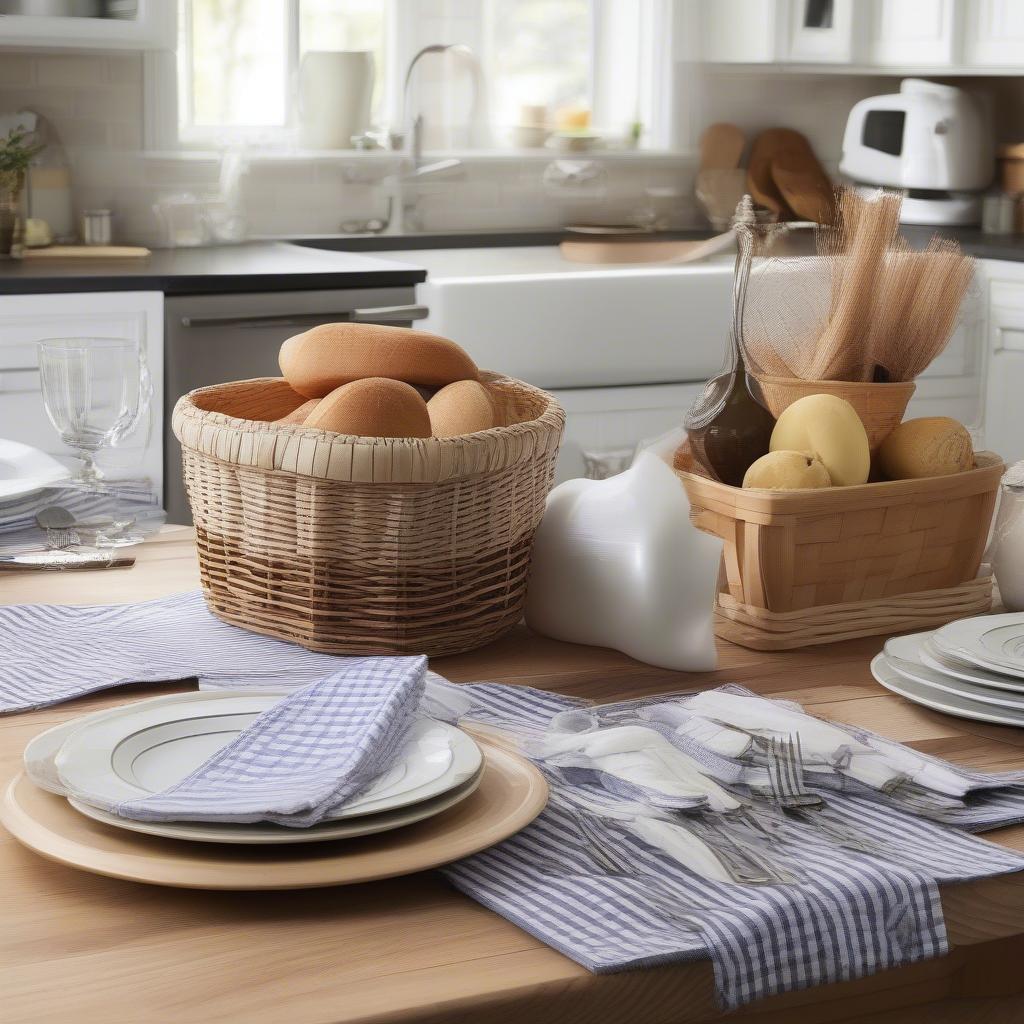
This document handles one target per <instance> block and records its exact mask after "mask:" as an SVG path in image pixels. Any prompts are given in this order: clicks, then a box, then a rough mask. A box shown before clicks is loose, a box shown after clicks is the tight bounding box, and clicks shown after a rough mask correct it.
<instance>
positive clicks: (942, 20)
mask: <svg viewBox="0 0 1024 1024" xmlns="http://www.w3.org/2000/svg"><path fill="white" fill-rule="evenodd" d="M873 6H874V10H873V11H872V19H871V30H870V40H869V45H868V60H869V63H871V64H876V65H893V66H896V67H906V66H908V65H909V66H913V65H924V66H930V67H936V66H938V67H943V66H947V65H951V64H954V63H955V62H956V60H957V59H958V57H959V54H958V52H957V50H958V47H957V41H958V36H959V32H958V29H959V22H960V17H959V16H960V14H961V10H960V7H961V5H958V4H957V3H956V2H955V0H911V2H909V3H908V2H907V0H874V5H873Z"/></svg>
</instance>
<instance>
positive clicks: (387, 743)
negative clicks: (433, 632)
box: [62, 656, 427, 828]
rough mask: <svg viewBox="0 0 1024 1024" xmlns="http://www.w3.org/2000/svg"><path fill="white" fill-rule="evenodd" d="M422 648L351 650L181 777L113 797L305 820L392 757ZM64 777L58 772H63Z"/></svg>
mask: <svg viewBox="0 0 1024 1024" xmlns="http://www.w3.org/2000/svg"><path fill="white" fill-rule="evenodd" d="M426 671H427V659H426V658H425V657H422V656H420V657H409V658H404V657H403V658H359V659H353V660H351V661H350V662H349V663H348V664H346V665H345V666H344V667H343V668H342V669H340V670H339V671H336V672H334V673H332V674H331V675H329V676H327V677H326V678H324V679H321V680H320V681H319V682H316V683H312V684H310V685H309V686H305V687H303V688H302V689H300V690H296V691H295V692H294V693H291V694H289V695H288V696H287V697H284V698H282V699H281V700H280V701H278V703H276V704H275V705H274V706H273V707H271V708H270V709H269V710H267V711H265V712H264V713H263V714H261V715H259V716H258V717H257V718H256V720H255V721H254V722H253V723H252V724H251V725H250V726H248V727H247V728H246V729H244V730H243V731H242V732H241V733H239V735H238V736H237V737H235V739H233V740H232V741H231V742H230V743H228V744H227V745H226V746H224V747H222V748H221V749H220V750H218V751H217V752H216V753H215V754H213V755H212V756H211V757H210V758H208V759H207V760H206V761H204V762H203V764H201V765H200V766H199V767H198V768H196V769H195V770H194V771H193V772H191V773H190V774H189V775H187V776H186V777H185V778H183V779H182V780H181V781H180V782H177V783H175V784H174V785H173V786H170V787H168V788H167V789H165V790H163V791H162V792H159V793H153V794H152V795H149V796H145V797H141V798H139V799H137V800H130V801H124V802H122V803H119V804H115V805H114V806H111V805H110V804H109V803H108V802H107V801H104V800H103V799H102V798H98V797H96V796H95V795H94V794H90V793H87V792H82V791H81V790H80V789H73V790H69V795H71V796H75V797H77V798H78V799H80V800H83V801H85V802H86V803H89V804H92V805H94V806H97V807H103V808H104V809H105V810H108V811H110V812H111V813H113V814H117V815H118V816H119V817H122V818H135V819H137V820H140V821H224V822H234V823H243V822H254V821H271V822H274V823H275V824H278V825H286V826H289V827H291V828H308V827H309V826H311V825H316V824H318V823H319V822H321V821H323V820H324V819H325V818H328V817H330V816H331V814H332V812H334V811H336V810H337V809H338V808H340V807H341V806H342V805H343V804H345V803H347V802H348V801H350V800H352V799H353V798H354V797H356V796H358V795H359V794H360V793H361V792H363V790H365V789H366V788H367V787H368V786H369V785H370V784H371V783H372V782H373V781H374V779H376V778H377V777H378V776H380V775H382V774H383V773H384V772H386V771H387V770H388V769H389V768H390V767H391V765H392V764H393V763H394V760H395V757H396V755H397V753H398V751H399V750H400V749H401V746H402V740H403V739H404V737H405V735H406V733H407V732H408V729H409V726H410V725H411V724H412V722H413V721H414V719H415V718H416V717H417V709H418V707H419V704H420V700H421V698H422V697H423V688H424V679H425V677H426ZM62 781H63V780H62Z"/></svg>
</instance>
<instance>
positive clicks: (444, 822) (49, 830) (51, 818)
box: [0, 735, 548, 889]
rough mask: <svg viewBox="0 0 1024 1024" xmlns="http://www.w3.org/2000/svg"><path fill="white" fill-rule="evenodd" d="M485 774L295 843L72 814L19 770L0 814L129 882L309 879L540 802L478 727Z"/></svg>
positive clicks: (472, 848) (316, 880) (463, 835)
mask: <svg viewBox="0 0 1024 1024" xmlns="http://www.w3.org/2000/svg"><path fill="white" fill-rule="evenodd" d="M474 739H476V741H477V742H478V743H479V744H480V749H481V750H482V751H483V755H484V768H483V777H482V778H481V780H480V785H479V787H478V788H477V790H476V791H475V792H474V793H473V794H472V796H470V797H467V798H466V799H465V800H463V801H462V802H461V803H459V804H457V805H456V806H455V807H452V808H451V809H449V810H447V811H443V812H442V813H441V814H438V815H436V816H435V817H433V818H428V819H427V820H425V821H421V822H418V823H417V824H415V825H408V826H406V827H405V828H399V829H395V830H394V831H392V832H381V833H378V834H377V835H372V836H365V837H362V838H358V839H343V840H338V841H337V842H326V843H310V844H309V845H299V846H273V847H267V846H226V845H225V846H218V845H215V844H212V843H190V842H184V841H182V840H175V839H161V838H158V837H155V836H146V835H139V834H137V833H134V832H128V831H126V830H124V829H120V828H116V827H114V826H111V825H104V824H102V823H101V822H98V821H93V820H92V819H91V818H87V817H85V815H83V814H79V813H78V811H76V810H75V809H74V808H73V807H71V806H70V804H68V802H67V800H65V799H64V798H63V797H61V796H56V795H54V794H53V793H47V792H46V791H45V790H42V789H39V788H38V787H37V786H35V785H34V784H33V783H32V782H30V781H29V779H28V778H27V776H25V775H24V773H19V774H18V775H17V776H16V777H15V778H14V779H13V780H12V781H11V783H10V784H9V785H8V787H7V791H6V792H5V793H4V796H3V800H2V802H0V822H2V823H3V824H4V825H5V826H6V828H7V829H8V831H9V832H10V833H11V834H12V835H13V836H14V838H15V839H17V840H18V842H20V843H22V844H23V845H24V846H27V847H28V848H29V849H30V850H34V851H35V852H36V853H38V854H41V855H42V856H43V857H46V858H47V859H48V860H54V861H57V863H59V864H66V865H68V866H69V867H74V868H80V869H81V870H83V871H91V872H93V873H94V874H98V875H107V876H108V877H110V878H123V879H126V880H128V881H132V882H148V883H150V884H152V885H168V886H174V887H177V888H182V889H315V888H318V887H322V886H329V885H353V884H355V883H358V882H371V881H374V880H376V879H380V878H392V877H394V876H395V875H408V874H412V873H413V872H416V871H425V870H427V869H428V868H436V867H439V866H440V865H442V864H448V863H450V862H451V861H453V860H459V859H460V858H462V857H468V856H469V855H470V854H473V853H478V852H479V851H480V850H483V849H486V848H487V847H488V846H493V845H494V844H495V843H499V842H501V840H503V839H507V838H508V837H509V836H510V835H513V834H514V833H516V832H518V831H519V830H520V829H522V828H525V826H527V825H528V824H529V823H530V822H531V821H533V819H534V818H536V817H537V815H538V814H540V812H541V811H542V810H543V809H544V805H545V804H546V803H547V799H548V787H547V783H546V782H545V781H544V777H543V776H542V775H541V773H540V772H539V771H538V770H537V769H536V768H535V767H534V766H533V765H532V764H530V762H529V761H527V760H525V758H522V757H520V756H519V755H518V754H514V753H512V752H511V751H510V750H507V749H505V748H504V747H502V746H499V745H498V743H496V742H494V741H491V740H488V739H486V738H484V737H481V736H479V735H476V736H474Z"/></svg>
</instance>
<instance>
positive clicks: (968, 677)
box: [885, 632, 1024, 699]
mask: <svg viewBox="0 0 1024 1024" xmlns="http://www.w3.org/2000/svg"><path fill="white" fill-rule="evenodd" d="M932 636H933V634H932V633H930V632H928V633H909V634H907V635H906V636H894V637H892V638H891V639H890V640H887V641H886V643H885V656H886V657H887V658H888V659H889V660H890V661H891V662H906V663H907V664H911V665H914V666H919V667H921V668H925V669H928V670H929V671H930V672H932V673H937V674H938V675H939V676H944V677H945V678H946V682H947V684H948V683H949V682H950V681H951V680H960V681H962V682H965V683H970V684H972V685H973V686H978V687H986V688H989V689H993V690H1008V691H1010V692H1012V693H1018V694H1020V695H1021V697H1022V699H1024V679H1015V678H1014V677H1013V676H1007V675H1003V674H1001V673H999V672H990V671H988V670H987V669H983V668H978V667H977V666H976V665H969V664H967V663H966V662H960V661H957V660H956V659H955V658H952V657H950V656H949V655H948V654H943V652H942V651H940V650H939V649H938V648H937V647H935V645H934V643H933V641H932Z"/></svg>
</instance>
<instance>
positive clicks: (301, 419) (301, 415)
mask: <svg viewBox="0 0 1024 1024" xmlns="http://www.w3.org/2000/svg"><path fill="white" fill-rule="evenodd" d="M319 402H320V399H319V398H310V399H309V400H308V401H306V402H303V403H302V405H300V406H299V407H298V408H296V409H292V411H291V412H290V413H288V415H287V416H282V417H280V419H276V420H274V423H277V424H279V425H280V426H287V425H288V424H295V425H297V424H300V423H305V422H306V417H307V416H309V414H310V413H311V412H312V411H313V410H314V409H315V408H316V407H317V405H318V404H319Z"/></svg>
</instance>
